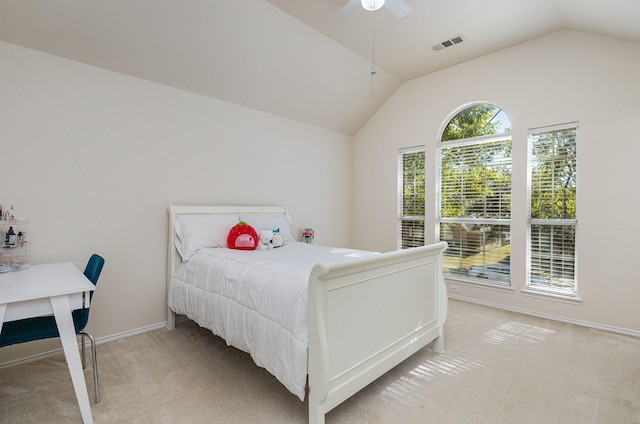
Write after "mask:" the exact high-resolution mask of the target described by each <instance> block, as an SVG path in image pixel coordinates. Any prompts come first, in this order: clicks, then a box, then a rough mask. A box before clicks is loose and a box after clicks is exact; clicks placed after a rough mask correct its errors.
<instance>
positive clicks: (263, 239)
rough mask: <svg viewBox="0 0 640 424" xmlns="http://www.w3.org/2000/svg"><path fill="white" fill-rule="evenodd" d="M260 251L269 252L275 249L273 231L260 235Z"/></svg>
mask: <svg viewBox="0 0 640 424" xmlns="http://www.w3.org/2000/svg"><path fill="white" fill-rule="evenodd" d="M258 240H259V242H258V249H259V250H267V249H271V248H273V244H271V241H272V240H273V231H271V230H262V231H260V234H258Z"/></svg>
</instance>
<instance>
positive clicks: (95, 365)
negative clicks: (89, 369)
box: [78, 331, 100, 403]
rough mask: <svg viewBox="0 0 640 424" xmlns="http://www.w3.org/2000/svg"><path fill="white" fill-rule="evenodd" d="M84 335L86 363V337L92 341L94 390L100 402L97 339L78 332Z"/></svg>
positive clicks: (83, 361)
mask: <svg viewBox="0 0 640 424" xmlns="http://www.w3.org/2000/svg"><path fill="white" fill-rule="evenodd" d="M78 334H80V335H81V336H82V364H83V366H84V365H85V359H84V338H85V337H88V338H89V341H90V342H91V361H92V363H93V390H94V392H95V394H96V403H100V386H99V384H98V357H97V355H96V340H95V339H94V338H93V336H92V335H91V334H89V333H86V332H84V331H81V332H80V333H78Z"/></svg>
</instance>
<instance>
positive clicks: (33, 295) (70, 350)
mask: <svg viewBox="0 0 640 424" xmlns="http://www.w3.org/2000/svg"><path fill="white" fill-rule="evenodd" d="M94 289H95V286H94V285H93V284H92V283H91V281H89V280H88V279H87V278H86V277H85V276H84V274H83V273H82V272H81V271H80V270H79V269H78V268H77V267H76V266H75V265H74V264H73V263H71V262H64V263H55V264H47V265H32V266H31V267H30V268H28V269H25V270H22V271H16V272H6V273H2V274H0V330H2V323H3V322H5V321H15V320H19V319H23V318H30V317H36V316H41V315H51V314H53V315H55V318H56V324H57V325H58V332H59V333H60V340H61V342H62V350H63V351H64V356H65V358H66V360H67V364H68V366H69V372H70V374H71V380H72V382H73V388H74V390H75V392H76V397H77V398H78V405H79V406H80V412H81V414H82V419H83V421H84V423H85V424H88V423H93V417H92V416H91V406H90V404H89V396H88V394H87V386H86V384H85V381H84V373H83V371H82V364H81V362H80V353H79V352H78V342H77V340H76V332H75V328H74V325H73V318H72V316H71V311H72V310H74V309H79V308H81V307H82V305H83V302H86V305H87V306H88V302H89V296H84V293H88V292H90V291H92V290H94Z"/></svg>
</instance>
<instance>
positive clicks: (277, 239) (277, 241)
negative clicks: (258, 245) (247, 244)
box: [271, 228, 284, 247]
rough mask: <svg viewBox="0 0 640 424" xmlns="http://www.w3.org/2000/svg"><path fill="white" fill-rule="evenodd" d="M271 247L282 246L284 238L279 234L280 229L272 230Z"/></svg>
mask: <svg viewBox="0 0 640 424" xmlns="http://www.w3.org/2000/svg"><path fill="white" fill-rule="evenodd" d="M271 245H272V246H273V247H280V246H284V236H283V235H282V234H281V233H280V228H277V229H275V230H273V238H272V239H271Z"/></svg>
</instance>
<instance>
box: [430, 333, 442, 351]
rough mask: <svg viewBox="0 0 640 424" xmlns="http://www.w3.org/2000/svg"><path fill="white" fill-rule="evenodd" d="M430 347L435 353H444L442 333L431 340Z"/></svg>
mask: <svg viewBox="0 0 640 424" xmlns="http://www.w3.org/2000/svg"><path fill="white" fill-rule="evenodd" d="M431 349H433V351H434V352H436V353H444V336H443V335H442V334H441V335H440V336H438V338H437V339H435V340H434V341H433V347H432V348H431Z"/></svg>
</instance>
